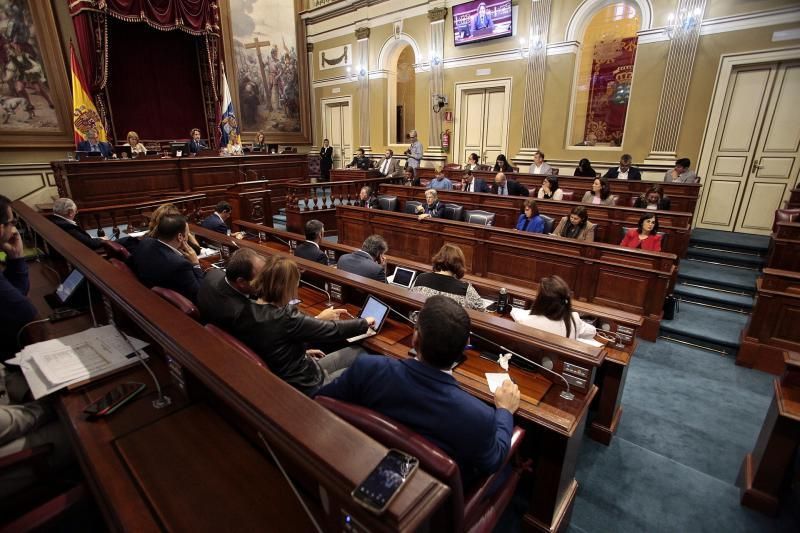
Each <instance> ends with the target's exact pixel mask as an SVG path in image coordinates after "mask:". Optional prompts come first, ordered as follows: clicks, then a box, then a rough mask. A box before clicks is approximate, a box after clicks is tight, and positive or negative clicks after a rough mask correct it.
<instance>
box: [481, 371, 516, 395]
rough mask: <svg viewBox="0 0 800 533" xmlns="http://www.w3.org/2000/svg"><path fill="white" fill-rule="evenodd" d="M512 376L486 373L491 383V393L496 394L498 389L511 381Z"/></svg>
mask: <svg viewBox="0 0 800 533" xmlns="http://www.w3.org/2000/svg"><path fill="white" fill-rule="evenodd" d="M510 379H511V376H509V375H508V374H500V373H493V374H490V373H489V372H487V373H486V381H488V382H489V392H491V393H492V394H494V391H496V390H497V387H499V386H500V385H502V384H503V382H504V381H506V380H510Z"/></svg>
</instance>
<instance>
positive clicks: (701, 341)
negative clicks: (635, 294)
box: [661, 302, 750, 354]
mask: <svg viewBox="0 0 800 533" xmlns="http://www.w3.org/2000/svg"><path fill="white" fill-rule="evenodd" d="M749 318H750V317H749V315H745V314H742V313H735V312H733V311H725V310H722V309H714V308H711V307H707V306H703V305H697V304H693V303H688V302H681V303H680V309H679V310H678V312H676V313H675V319H674V320H662V321H661V335H662V336H667V337H672V338H676V339H678V340H682V341H685V342H689V343H692V344H696V345H699V346H703V347H707V348H710V349H712V350H717V351H724V352H725V353H729V354H733V353H736V351H737V350H738V349H739V342H740V335H741V332H742V329H743V328H744V327H745V325H746V324H747V321H748V319H749Z"/></svg>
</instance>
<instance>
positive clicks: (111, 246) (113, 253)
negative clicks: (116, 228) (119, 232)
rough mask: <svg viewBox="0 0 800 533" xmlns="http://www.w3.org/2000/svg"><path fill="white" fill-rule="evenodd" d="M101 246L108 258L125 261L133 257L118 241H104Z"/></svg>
mask: <svg viewBox="0 0 800 533" xmlns="http://www.w3.org/2000/svg"><path fill="white" fill-rule="evenodd" d="M101 244H102V245H103V250H104V251H105V252H106V255H107V256H108V257H114V258H116V259H119V260H120V261H125V260H127V259H128V257H130V255H131V253H130V252H129V251H128V249H127V248H125V247H124V246H122V245H121V244H120V243H118V242H116V241H102V243H101Z"/></svg>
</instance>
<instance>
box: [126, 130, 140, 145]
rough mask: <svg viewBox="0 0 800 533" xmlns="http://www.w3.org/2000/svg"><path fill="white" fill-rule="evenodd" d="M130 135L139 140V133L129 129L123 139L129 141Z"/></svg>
mask: <svg viewBox="0 0 800 533" xmlns="http://www.w3.org/2000/svg"><path fill="white" fill-rule="evenodd" d="M131 137H136V140H137V141H138V140H139V134H138V133H136V132H135V131H129V132H128V135H127V137H125V139H126V140H127V141H128V142H131Z"/></svg>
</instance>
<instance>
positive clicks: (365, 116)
mask: <svg viewBox="0 0 800 533" xmlns="http://www.w3.org/2000/svg"><path fill="white" fill-rule="evenodd" d="M355 60H356V74H357V75H358V100H359V103H360V105H361V112H360V113H359V114H358V131H359V147H360V148H363V149H364V152H365V153H370V152H372V147H371V146H370V144H369V143H370V136H369V117H370V109H369V28H357V29H356V53H355Z"/></svg>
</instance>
